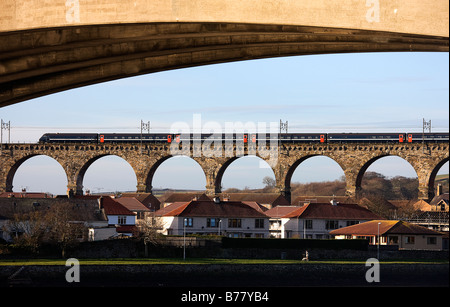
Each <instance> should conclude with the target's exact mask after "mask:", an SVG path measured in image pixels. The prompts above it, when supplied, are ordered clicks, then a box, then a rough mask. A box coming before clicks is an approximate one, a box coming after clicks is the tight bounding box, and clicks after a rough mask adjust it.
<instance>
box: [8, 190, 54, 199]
mask: <svg viewBox="0 0 450 307" xmlns="http://www.w3.org/2000/svg"><path fill="white" fill-rule="evenodd" d="M13 197H14V198H53V196H52V195H51V194H49V193H41V192H27V191H26V190H23V191H22V192H3V193H0V198H13Z"/></svg>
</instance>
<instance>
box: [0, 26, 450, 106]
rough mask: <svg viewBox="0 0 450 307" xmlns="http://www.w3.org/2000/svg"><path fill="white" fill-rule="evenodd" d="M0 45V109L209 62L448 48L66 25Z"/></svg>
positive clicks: (349, 34)
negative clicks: (114, 81)
mask: <svg viewBox="0 0 450 307" xmlns="http://www.w3.org/2000/svg"><path fill="white" fill-rule="evenodd" d="M0 41H1V44H0V107H3V106H7V105H10V104H14V103H18V102H21V101H24V100H28V99H32V98H35V97H40V96H43V95H47V94H51V93H56V92H60V91H64V90H68V89H72V88H77V87H81V86H85V85H90V84H95V83H100V82H105V81H110V80H115V79H120V78H125V77H130V76H136V75H142V74H148V73H153V72H159V71H164V70H170V69H178V68H184V67H193V66H200V65H207V64H214V63H223V62H232V61H241V60H251V59H261V58H271V57H283V56H293V55H310V54H329V53H346V52H390V51H444V52H448V50H449V44H448V38H447V37H439V36H430V35H414V34H402V33H394V32H383V31H375V30H352V29H342V28H330V27H311V26H288V25H262V24H245V23H190V22H186V23H180V22H178V23H177V22H174V23H140V24H108V25H85V26H69V27H57V28H46V29H34V30H23V31H16V32H9V33H4V34H1V33H0Z"/></svg>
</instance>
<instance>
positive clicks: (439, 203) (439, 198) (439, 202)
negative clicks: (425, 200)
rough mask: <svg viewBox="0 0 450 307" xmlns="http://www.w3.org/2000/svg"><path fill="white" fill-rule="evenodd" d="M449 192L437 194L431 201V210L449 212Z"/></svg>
mask: <svg viewBox="0 0 450 307" xmlns="http://www.w3.org/2000/svg"><path fill="white" fill-rule="evenodd" d="M448 195H449V194H448V193H442V194H438V195H436V196H435V197H434V198H433V199H432V200H431V202H430V206H431V210H430V211H441V212H449V210H448V208H449V199H448Z"/></svg>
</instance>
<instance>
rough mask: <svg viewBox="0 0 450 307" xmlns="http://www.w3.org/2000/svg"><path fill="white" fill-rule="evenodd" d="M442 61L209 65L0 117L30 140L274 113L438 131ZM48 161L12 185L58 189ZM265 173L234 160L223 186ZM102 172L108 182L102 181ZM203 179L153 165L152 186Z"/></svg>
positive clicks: (73, 94) (323, 170) (312, 127)
mask: <svg viewBox="0 0 450 307" xmlns="http://www.w3.org/2000/svg"><path fill="white" fill-rule="evenodd" d="M448 67H449V57H448V53H367V54H338V55H317V56H298V57H286V58H275V59H266V60H253V61H244V62H236V63H227V64H217V65H210V66H202V67H196V68H187V69H180V70H173V71H166V72H160V73H154V74H149V75H144V76H139V77H133V78H127V79H122V80H116V81H112V82H108V83H103V84H98V85H92V86H87V87H84V88H79V89H74V90H70V91H66V92H62V93H57V94H53V95H49V96H45V97H40V98H37V99H33V100H30V101H27V102H22V103H20V104H16V105H12V106H8V107H4V108H2V109H0V118H2V119H3V120H6V121H11V126H12V131H11V141H12V142H35V141H37V140H38V139H39V137H40V135H42V134H43V133H45V132H63V131H69V132H139V125H140V121H141V119H142V120H144V121H150V122H151V126H152V131H154V132H165V131H168V130H169V129H170V126H171V124H173V123H174V122H178V121H181V122H186V123H188V124H189V125H192V120H193V116H194V114H200V115H201V118H202V122H203V123H206V122H208V121H213V122H217V123H219V124H220V125H221V126H224V125H225V122H237V121H241V122H243V123H245V122H255V123H257V122H266V123H269V122H279V120H280V119H282V120H283V121H288V122H289V130H290V131H291V132H371V131H374V132H391V131H392V132H412V131H421V129H422V118H425V119H427V120H432V126H433V131H448V130H449V117H448V112H449V86H448V83H449V68H448ZM313 160H314V161H313ZM55 163H56V162H55V161H53V160H51V159H48V158H47V159H45V158H42V157H36V158H33V159H30V160H29V161H27V162H26V164H24V165H23V166H22V167H21V168H19V170H18V172H17V174H16V176H15V179H14V186H15V190H19V189H20V188H21V187H27V188H28V189H29V190H30V189H31V190H44V191H51V192H53V193H64V191H65V184H66V183H62V184H61V181H63V180H61V179H58V180H56V179H53V178H55V177H58V176H61V174H60V175H58V176H56V175H55V176H53V175H52V174H53V172H55V173H58V172H59V173H61V172H62V168H60V169H59V170H58V167H59V166H58V165H57V163H56V165H55ZM163 166H164V168H163ZM373 167H374V168H375V169H372V168H370V169H369V170H375V171H379V172H382V173H383V174H385V175H387V176H395V175H403V176H408V177H415V173H414V171H413V170H412V167H411V166H410V165H409V164H408V163H406V162H405V161H403V160H401V159H395V158H383V159H380V160H379V161H378V162H377V163H376V165H375V164H374V165H373ZM106 169H107V170H108V171H106ZM181 169H183V170H185V172H186V174H189V173H191V174H194V172H195V174H196V175H195V176H193V178H195V179H196V180H192V179H189V178H190V176H189V175H186V176H181V175H180V174H181V173H180V170H181ZM443 169H444V171H443V170H441V173H442V172H443V173H448V163H447V164H446V165H445V166H444V167H443ZM130 170H131V168H130V166H129V165H127V164H126V163H124V161H120V158H117V157H110V158H102V159H100V160H99V161H98V162H96V163H94V164H93V165H92V166H91V168H90V169H89V170H88V173H87V174H86V177H85V187H88V188H90V189H91V190H95V189H97V190H102V189H103V190H110V189H128V188H130V187H131V188H130V189H134V188H135V185H136V183H135V180H136V179H135V177H134V175H133V174H132V171H131V172H130ZM340 172H342V170H340V168H339V167H338V166H337V164H334V162H333V161H329V159H327V158H323V157H322V158H314V159H309V160H307V161H306V162H305V163H304V164H302V165H300V166H299V168H298V169H297V171H296V172H295V174H294V178H293V181H300V182H307V181H321V180H334V179H337V178H339V177H340V176H341V175H343V172H342V173H340ZM104 173H107V174H106V175H105V174H104ZM45 174H51V175H45ZM266 175H268V176H273V174H272V173H271V170H270V169H267V168H264V167H263V168H261V167H260V163H259V161H258V160H256V159H255V158H253V159H251V158H241V159H239V160H237V161H236V162H234V163H233V164H232V165H231V166H230V169H229V170H227V172H226V173H225V176H224V182H223V186H224V187H225V188H228V187H232V186H236V187H241V188H242V187H244V186H248V187H260V186H261V185H262V184H261V182H262V178H263V177H264V176H266ZM40 176H44V177H45V178H46V179H42V178H39V177H40ZM62 176H63V177H64V174H63V173H62ZM186 177H187V178H188V179H186ZM58 178H60V177H58ZM111 178H118V179H116V180H115V182H111V183H110V182H109V181H110V179H111ZM111 180H112V179H111ZM133 180H134V182H133ZM43 182H44V183H45V187H43V186H42V185H43V184H44V183H43ZM204 184H205V180H204V178H202V174H201V171H200V170H199V167H198V166H197V165H195V162H193V161H192V160H189V159H188V158H186V159H181V158H178V159H174V158H172V159H169V160H168V161H167V162H165V163H164V164H163V165H162V167H161V169H159V170H158V171H157V173H156V175H155V179H154V184H153V186H154V187H166V186H171V187H178V188H200V189H201V188H203V187H204ZM40 185H41V186H40ZM58 185H59V186H62V188H61V187H56V186H58ZM61 189H63V190H62V191H61Z"/></svg>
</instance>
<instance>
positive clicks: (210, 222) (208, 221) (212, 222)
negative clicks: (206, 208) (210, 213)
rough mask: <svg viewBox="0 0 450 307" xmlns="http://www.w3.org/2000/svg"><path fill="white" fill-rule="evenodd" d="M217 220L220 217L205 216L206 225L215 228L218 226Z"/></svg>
mask: <svg viewBox="0 0 450 307" xmlns="http://www.w3.org/2000/svg"><path fill="white" fill-rule="evenodd" d="M219 221H220V219H218V218H207V219H206V227H211V228H217V227H219Z"/></svg>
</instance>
